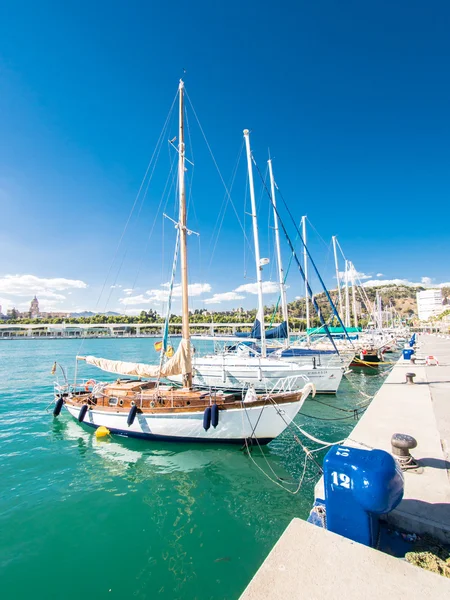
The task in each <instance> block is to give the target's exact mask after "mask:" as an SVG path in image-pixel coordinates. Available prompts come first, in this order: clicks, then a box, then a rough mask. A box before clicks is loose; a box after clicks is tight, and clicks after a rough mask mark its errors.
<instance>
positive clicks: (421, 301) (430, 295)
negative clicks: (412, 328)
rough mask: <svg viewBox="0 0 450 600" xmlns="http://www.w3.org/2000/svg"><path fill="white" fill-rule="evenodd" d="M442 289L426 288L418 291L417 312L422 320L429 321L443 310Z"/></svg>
mask: <svg viewBox="0 0 450 600" xmlns="http://www.w3.org/2000/svg"><path fill="white" fill-rule="evenodd" d="M443 310H444V309H443V307H442V290H424V291H423V292H417V312H418V314H419V319H420V320H421V321H428V319H429V318H430V317H436V316H437V315H439V314H440V313H441V312H442V311H443Z"/></svg>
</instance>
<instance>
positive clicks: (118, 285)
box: [110, 283, 122, 290]
mask: <svg viewBox="0 0 450 600" xmlns="http://www.w3.org/2000/svg"><path fill="white" fill-rule="evenodd" d="M110 287H111V289H112V290H115V289H116V288H121V287H122V286H121V285H120V283H116V284H114V285H111V286H110Z"/></svg>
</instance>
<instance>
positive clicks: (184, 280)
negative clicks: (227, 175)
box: [178, 79, 192, 388]
mask: <svg viewBox="0 0 450 600" xmlns="http://www.w3.org/2000/svg"><path fill="white" fill-rule="evenodd" d="M178 92H179V101H180V114H179V132H178V190H179V198H180V214H179V228H180V263H181V292H182V296H181V310H182V318H183V321H182V329H181V335H182V337H183V339H184V340H186V341H187V342H189V340H190V332H189V294H188V292H189V289H188V270H187V229H186V186H185V181H184V179H185V178H184V173H185V145H184V82H183V80H182V79H180V85H179V87H178ZM188 351H189V352H190V346H189V344H188ZM183 387H185V388H191V387H192V372H190V373H185V374H184V376H183Z"/></svg>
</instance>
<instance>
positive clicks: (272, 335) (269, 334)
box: [236, 319, 288, 340]
mask: <svg viewBox="0 0 450 600" xmlns="http://www.w3.org/2000/svg"><path fill="white" fill-rule="evenodd" d="M287 336H288V328H287V323H286V321H283V322H282V323H280V324H279V325H277V326H276V327H272V329H266V331H265V337H266V340H275V339H278V340H279V339H283V340H285V339H286V338H287ZM236 337H239V338H253V339H254V340H260V339H261V322H260V320H259V319H256V321H255V322H254V323H253V329H252V330H251V331H247V332H244V331H242V332H236Z"/></svg>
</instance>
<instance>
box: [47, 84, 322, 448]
mask: <svg viewBox="0 0 450 600" xmlns="http://www.w3.org/2000/svg"><path fill="white" fill-rule="evenodd" d="M183 99H184V83H183V81H180V84H179V145H178V154H179V159H178V180H179V221H178V224H177V228H178V235H179V242H180V262H181V288H182V318H183V322H182V340H181V342H180V345H179V347H178V349H177V351H176V353H175V354H174V356H173V357H172V358H170V359H169V360H168V361H167V362H166V363H165V364H160V365H159V366H153V365H147V364H143V363H126V362H121V361H114V360H107V359H104V358H98V357H93V356H79V357H77V360H83V361H86V363H88V364H90V365H94V366H96V367H98V368H100V369H102V370H104V371H108V372H110V373H117V374H119V375H125V376H134V377H137V378H135V379H118V380H117V381H116V382H114V383H102V382H95V381H92V380H90V381H88V382H86V383H85V384H82V385H76V383H75V384H74V385H70V384H68V383H67V382H66V383H65V384H64V385H58V384H57V385H56V386H55V409H54V413H53V414H54V415H55V416H58V414H59V413H60V411H61V410H62V408H65V409H66V410H68V412H69V413H70V414H71V415H72V417H74V418H75V419H77V420H78V421H79V422H80V423H83V424H85V425H89V426H91V427H95V428H97V427H100V426H104V427H106V428H108V429H109V430H110V431H111V433H115V434H120V435H126V436H131V437H139V438H145V439H150V440H165V441H178V442H180V441H189V442H199V441H202V442H221V443H242V442H244V441H245V440H251V439H257V440H258V441H259V443H268V442H270V441H271V440H272V439H274V438H275V437H277V436H278V435H279V434H280V433H281V432H282V431H283V430H284V429H285V428H286V427H287V426H288V425H289V423H290V422H291V420H292V419H293V418H294V417H295V415H296V414H297V413H298V412H299V410H300V409H301V407H302V405H303V402H304V401H305V399H306V398H307V396H308V395H309V394H310V393H311V392H313V393H314V392H315V390H314V386H313V385H312V384H311V383H307V384H306V385H304V383H305V379H304V378H303V377H302V376H297V375H294V376H291V377H286V378H282V379H280V380H279V381H278V382H277V383H276V384H275V385H274V386H273V391H270V390H269V391H267V392H266V393H264V394H260V395H258V394H256V392H255V391H254V389H253V388H251V387H250V388H249V389H247V390H241V391H240V392H236V393H224V392H220V391H217V390H212V389H209V390H205V389H200V388H194V387H193V386H192V377H193V367H192V357H191V342H190V331H189V304H188V261H187V233H188V229H187V225H186V196H185V181H184V179H185V144H184V105H183ZM290 374H291V375H292V373H290ZM174 375H178V376H180V378H181V380H182V387H181V388H180V387H176V386H172V385H167V384H164V383H162V382H161V378H166V377H168V376H174ZM301 386H302V387H301Z"/></svg>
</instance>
